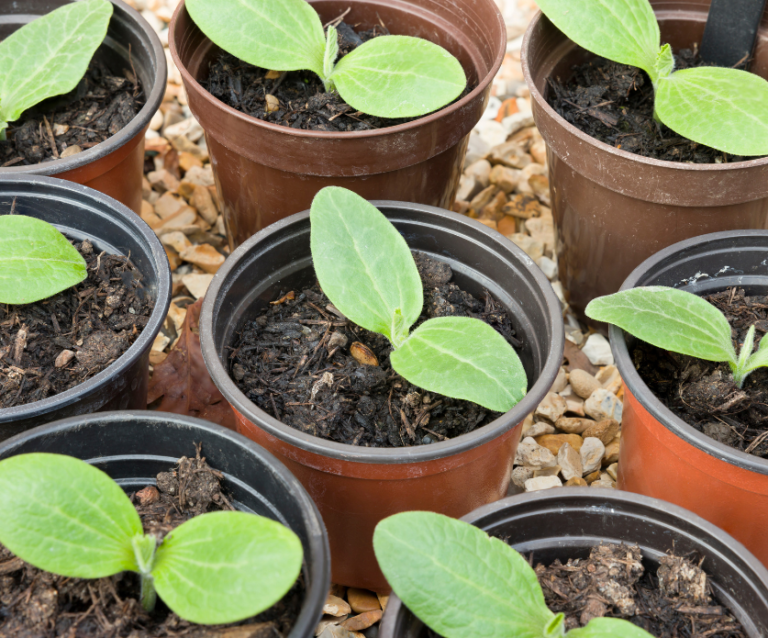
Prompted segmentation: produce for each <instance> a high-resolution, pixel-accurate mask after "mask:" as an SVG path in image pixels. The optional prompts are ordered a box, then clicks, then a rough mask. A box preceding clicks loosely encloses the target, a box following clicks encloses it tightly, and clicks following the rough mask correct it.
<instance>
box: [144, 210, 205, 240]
mask: <svg viewBox="0 0 768 638" xmlns="http://www.w3.org/2000/svg"><path fill="white" fill-rule="evenodd" d="M196 220H197V213H196V212H195V209H194V208H192V207H191V206H187V205H184V206H183V207H182V209H181V210H180V211H179V212H178V213H175V214H173V215H171V216H170V217H167V218H166V219H164V220H162V221H161V223H160V224H159V225H158V226H156V227H155V228H153V229H152V230H154V231H155V233H156V234H157V235H164V234H166V233H169V232H171V231H174V230H180V231H181V232H187V231H188V230H189V227H190V226H193V224H194V223H195V221H196Z"/></svg>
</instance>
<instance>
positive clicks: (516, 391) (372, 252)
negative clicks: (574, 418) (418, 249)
mask: <svg viewBox="0 0 768 638" xmlns="http://www.w3.org/2000/svg"><path fill="white" fill-rule="evenodd" d="M309 218H310V223H311V225H312V230H311V236H310V244H311V249H312V260H313V262H314V266H315V274H316V275H317V279H318V281H319V282H320V287H321V288H322V289H323V292H324V293H325V294H326V295H327V296H328V298H329V299H330V300H331V302H333V304H334V305H335V306H336V307H337V308H338V309H339V310H340V311H341V312H342V313H343V314H344V315H345V316H346V317H348V318H349V319H350V320H351V321H354V322H355V323H356V324H358V325H359V326H362V327H363V328H365V329H366V330H372V331H373V332H378V333H379V334H382V335H384V336H385V337H387V339H389V341H390V342H391V344H392V347H393V348H394V351H393V352H392V353H391V354H390V356H389V360H390V362H391V363H392V367H393V368H394V370H395V371H396V372H397V373H398V374H400V375H402V376H403V377H405V378H406V379H407V380H408V381H410V382H411V383H413V384H414V385H417V386H419V387H420V388H424V389H425V390H429V391H430V392H437V393H439V394H444V395H446V396H449V397H454V398H457V399H465V400H467V401H473V402H475V403H479V404H480V405H482V406H485V407H486V408H488V409H490V410H496V411H498V412H506V411H507V410H510V409H511V408H512V407H513V406H515V405H516V404H517V403H518V402H519V401H520V400H521V399H522V398H523V397H524V396H525V393H526V390H527V388H528V380H527V378H526V375H525V370H524V369H523V365H522V363H521V362H520V358H519V357H518V356H517V353H516V352H515V351H514V350H513V349H512V346H510V345H509V343H507V341H506V340H505V339H504V337H502V336H501V335H500V334H499V333H498V332H496V331H495V330H494V329H493V328H491V326H489V325H488V324H486V323H484V322H483V321H480V320H479V319H472V318H469V317H439V318H436V319H429V320H428V321H425V322H424V323H422V324H421V325H420V326H419V327H418V328H416V330H414V331H413V332H410V328H411V326H413V324H414V323H416V321H417V320H418V318H419V315H420V314H421V309H422V306H423V305H424V296H423V291H422V285H421V279H420V277H419V271H418V269H417V268H416V262H415V261H414V260H413V255H411V251H410V249H409V248H408V244H406V243H405V240H404V239H403V237H402V236H401V235H400V233H398V232H397V230H396V229H395V227H394V226H393V225H392V224H391V223H390V222H389V221H388V220H387V218H386V217H385V216H384V215H383V214H382V213H381V212H380V211H379V210H378V209H377V208H376V207H375V206H373V205H372V204H370V203H368V202H367V201H365V200H364V199H363V198H362V197H360V196H359V195H356V194H355V193H353V192H351V191H348V190H346V189H344V188H339V187H336V186H328V187H327V188H324V189H323V190H321V191H320V192H319V193H318V194H317V195H316V196H315V199H314V201H313V202H312V209H311V212H310V217H309Z"/></svg>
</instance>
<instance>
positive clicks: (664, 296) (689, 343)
mask: <svg viewBox="0 0 768 638" xmlns="http://www.w3.org/2000/svg"><path fill="white" fill-rule="evenodd" d="M585 312H586V315H587V316H588V317H589V318H591V319H594V320H595V321H605V322H607V323H612V324H614V325H617V326H619V327H620V328H623V329H624V330H626V331H627V332H629V333H630V334H633V335H634V336H635V337H637V338H638V339H642V340H643V341H646V342H647V343H650V344H652V345H654V346H656V347H658V348H664V349H665V350H671V351H672V352H678V353H680V354H686V355H689V356H691V357H697V358H699V359H704V360H706V361H727V362H729V363H730V364H733V365H735V364H736V351H735V350H734V348H733V343H732V342H731V327H730V325H728V321H727V320H726V318H725V317H724V316H723V314H722V313H721V312H720V311H719V310H717V308H715V307H714V306H712V305H711V304H709V303H707V302H706V301H704V299H702V298H700V297H697V296H696V295H694V294H692V293H690V292H685V291H684V290H677V289H675V288H667V287H664V286H649V287H647V288H633V289H632V290H625V291H622V292H617V293H615V294H613V295H608V296H606V297H599V298H598V299H594V300H593V301H591V302H590V303H589V305H588V306H587V308H586V310H585Z"/></svg>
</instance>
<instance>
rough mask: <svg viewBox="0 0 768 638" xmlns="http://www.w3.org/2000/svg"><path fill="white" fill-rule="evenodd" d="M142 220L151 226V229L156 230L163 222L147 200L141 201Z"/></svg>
mask: <svg viewBox="0 0 768 638" xmlns="http://www.w3.org/2000/svg"><path fill="white" fill-rule="evenodd" d="M141 218H142V219H143V220H144V221H145V222H146V223H147V225H149V227H150V228H152V229H155V228H157V227H158V226H159V225H160V224H162V223H163V220H162V219H160V217H158V216H157V215H156V214H155V208H154V206H152V204H150V203H149V202H148V201H147V200H146V199H143V200H141Z"/></svg>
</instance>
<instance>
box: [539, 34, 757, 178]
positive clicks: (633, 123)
mask: <svg viewBox="0 0 768 638" xmlns="http://www.w3.org/2000/svg"><path fill="white" fill-rule="evenodd" d="M703 65H704V63H703V62H702V60H701V58H700V57H699V55H698V51H697V49H696V47H694V49H693V50H691V49H682V50H680V51H677V53H676V54H675V69H687V68H691V67H698V66H703ZM549 89H550V90H549V92H548V93H549V95H548V96H547V100H548V102H549V103H550V105H551V106H552V108H554V109H555V111H557V113H558V114H559V115H560V116H562V117H563V118H565V120H566V121H567V122H570V123H571V124H573V125H574V126H575V127H576V128H578V129H579V130H581V131H583V132H584V133H586V134H587V135H590V136H592V137H594V138H595V139H597V140H600V141H601V142H605V143H606V144H610V145H611V146H614V147H616V148H620V149H621V150H623V151H628V152H629V153H635V154H636V155H642V156H644V157H651V158H654V159H659V160H667V161H670V162H693V163H696V164H712V163H721V162H723V163H725V162H740V161H743V160H748V159H754V157H741V156H736V155H729V154H727V153H723V152H722V151H718V150H715V149H713V148H710V147H708V146H704V145H702V144H697V143H696V142H692V141H691V140H689V139H687V138H684V137H682V136H680V135H678V134H677V133H675V132H674V131H673V130H672V129H670V128H668V127H667V126H665V125H664V124H661V123H657V122H656V121H655V120H654V119H653V84H652V83H651V80H650V78H649V77H648V75H647V74H646V73H645V71H643V70H641V69H638V68H637V67H633V66H627V65H625V64H618V63H616V62H611V61H610V60H606V59H605V58H599V57H598V58H595V59H593V60H591V61H589V62H586V63H584V64H582V65H580V66H576V67H574V69H573V75H572V76H571V77H570V78H568V79H567V80H566V81H563V80H562V79H561V78H559V77H558V78H550V80H549Z"/></svg>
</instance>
